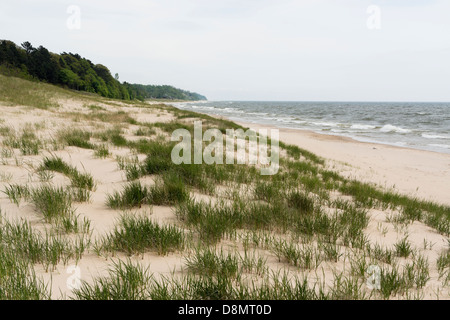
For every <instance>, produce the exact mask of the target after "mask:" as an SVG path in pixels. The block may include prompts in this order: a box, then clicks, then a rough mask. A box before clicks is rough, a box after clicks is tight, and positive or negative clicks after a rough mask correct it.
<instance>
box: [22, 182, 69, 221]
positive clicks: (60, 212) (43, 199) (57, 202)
mask: <svg viewBox="0 0 450 320" xmlns="http://www.w3.org/2000/svg"><path fill="white" fill-rule="evenodd" d="M30 198H31V201H32V202H33V204H34V205H35V207H36V209H37V210H38V211H39V212H40V213H41V214H42V215H43V216H44V219H45V221H47V222H52V221H54V220H55V219H59V218H60V217H67V216H70V215H71V214H73V212H74V210H73V208H72V196H71V194H70V193H67V190H66V189H65V188H63V187H53V186H50V185H42V186H40V187H38V188H36V189H33V190H32V191H31V195H30Z"/></svg>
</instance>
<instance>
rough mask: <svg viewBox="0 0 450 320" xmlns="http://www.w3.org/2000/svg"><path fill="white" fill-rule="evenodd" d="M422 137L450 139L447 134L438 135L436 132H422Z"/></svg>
mask: <svg viewBox="0 0 450 320" xmlns="http://www.w3.org/2000/svg"><path fill="white" fill-rule="evenodd" d="M422 137H424V138H426V139H450V137H449V136H440V135H438V134H428V133H422Z"/></svg>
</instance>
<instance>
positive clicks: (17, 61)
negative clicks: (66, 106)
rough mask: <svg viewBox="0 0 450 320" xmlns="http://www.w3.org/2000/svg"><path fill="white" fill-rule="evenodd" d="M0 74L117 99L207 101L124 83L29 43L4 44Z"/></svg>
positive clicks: (1, 45)
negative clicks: (19, 44)
mask: <svg viewBox="0 0 450 320" xmlns="http://www.w3.org/2000/svg"><path fill="white" fill-rule="evenodd" d="M0 72H1V73H3V74H8V75H14V76H18V77H21V78H26V79H30V80H34V79H37V80H40V81H45V82H47V83H51V84H55V85H60V86H63V87H66V88H69V89H74V90H79V91H86V92H92V93H97V94H99V95H101V96H103V97H108V98H115V99H123V100H134V99H137V100H145V99H179V100H206V97H204V96H202V95H200V94H198V93H194V92H189V91H186V90H181V89H178V88H175V87H173V86H168V85H142V84H131V83H127V82H123V83H121V82H120V81H119V76H118V74H115V76H114V77H113V76H112V75H111V72H110V71H109V69H108V68H107V67H105V66H104V65H102V64H93V63H92V62H91V61H90V60H88V59H86V58H83V57H81V56H80V55H79V54H74V53H70V52H69V53H67V52H63V53H61V54H56V53H52V52H50V51H48V50H47V49H46V48H44V47H43V46H39V47H37V48H35V47H33V45H32V44H31V43H30V42H28V41H26V42H24V43H22V44H21V46H18V45H16V44H15V43H14V42H12V41H9V40H0Z"/></svg>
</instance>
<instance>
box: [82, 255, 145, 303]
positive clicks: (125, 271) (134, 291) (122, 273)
mask: <svg viewBox="0 0 450 320" xmlns="http://www.w3.org/2000/svg"><path fill="white" fill-rule="evenodd" d="M150 280H151V275H150V273H149V270H148V269H147V268H144V267H142V266H141V265H139V264H133V263H132V262H131V261H130V260H128V261H127V262H123V261H120V260H118V261H114V262H113V265H112V267H111V268H110V270H109V276H108V277H99V278H96V279H94V282H93V283H92V284H90V283H88V282H85V281H83V282H82V283H81V287H80V288H79V289H76V290H74V291H73V295H74V298H75V299H79V300H148V299H149V295H148V286H149V284H150Z"/></svg>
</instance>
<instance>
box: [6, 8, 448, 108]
mask: <svg viewBox="0 0 450 320" xmlns="http://www.w3.org/2000/svg"><path fill="white" fill-rule="evenodd" d="M73 6H75V7H73ZM74 8H75V9H74ZM77 12H79V15H78V14H77ZM449 17H450V1H448V0H338V1H337V0H221V1H216V0H151V1H144V0H128V1H106V0H100V1H93V0H89V1H87V0H70V1H65V0H39V1H36V0H15V1H2V2H1V3H0V39H8V40H12V41H14V42H16V43H18V44H19V43H22V42H24V41H30V42H31V43H32V44H33V45H34V46H39V45H43V46H44V47H46V48H47V49H49V50H50V51H52V52H57V53H61V52H63V51H66V52H74V53H79V54H80V55H82V56H84V57H87V58H88V59H90V60H91V61H92V62H93V63H102V64H104V65H106V66H107V67H108V68H109V69H110V70H111V72H112V73H113V74H115V73H116V72H117V73H119V75H120V80H121V81H128V82H132V83H143V84H171V85H174V86H176V87H180V88H183V89H187V90H190V91H196V92H199V93H202V94H204V95H206V96H207V97H208V98H209V99H210V100H307V101H312V100H319V101H335V100H337V101H374V100H375V101H450V19H449ZM78 18H79V19H78Z"/></svg>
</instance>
